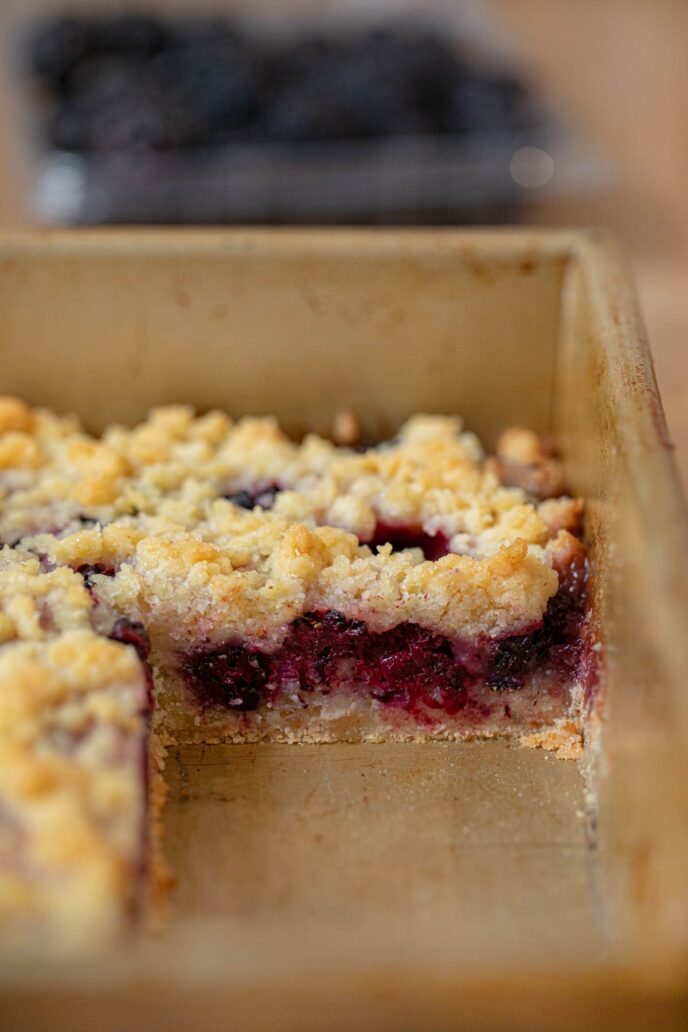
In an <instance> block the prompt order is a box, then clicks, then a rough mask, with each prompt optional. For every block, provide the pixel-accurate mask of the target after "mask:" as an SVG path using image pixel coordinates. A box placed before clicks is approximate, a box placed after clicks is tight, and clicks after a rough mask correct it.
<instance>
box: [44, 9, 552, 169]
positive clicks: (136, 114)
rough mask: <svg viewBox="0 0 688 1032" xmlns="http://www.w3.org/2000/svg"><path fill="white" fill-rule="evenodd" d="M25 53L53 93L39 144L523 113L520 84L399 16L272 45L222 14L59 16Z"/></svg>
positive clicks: (515, 123) (406, 124)
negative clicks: (397, 20)
mask: <svg viewBox="0 0 688 1032" xmlns="http://www.w3.org/2000/svg"><path fill="white" fill-rule="evenodd" d="M28 58H29V66H30V70H31V72H32V74H33V76H34V77H35V78H36V79H37V80H38V81H39V82H40V83H41V85H42V87H43V91H44V93H45V95H46V96H47V97H48V98H49V101H50V105H49V110H50V114H49V118H48V127H47V136H48V142H49V143H50V145H51V146H53V147H56V148H59V149H63V150H70V151H119V150H125V151H130V150H132V149H134V150H147V151H157V150H170V149H172V150H174V149H181V148H193V147H202V146H213V145H219V144H227V143H232V142H234V141H255V142H266V141H269V142H272V141H274V142H278V141H281V142H297V141H299V142H300V141H313V140H331V139H361V138H374V137H381V136H394V135H409V134H410V135H415V134H465V133H481V132H485V131H493V130H500V129H507V130H513V129H514V128H520V127H523V126H524V125H526V124H527V123H528V122H529V121H530V120H531V118H532V105H531V101H530V99H529V96H528V94H527V91H525V90H524V88H523V86H522V84H521V83H520V82H519V81H517V80H515V79H514V78H513V77H512V76H509V75H503V74H497V73H490V72H487V71H486V70H484V69H477V68H475V67H473V66H472V65H471V63H470V62H469V61H468V60H467V59H466V58H465V56H463V55H462V54H461V53H460V52H459V51H458V50H457V48H456V47H455V46H454V45H452V43H451V42H449V41H448V40H446V39H444V38H443V37H442V36H441V35H440V33H439V32H436V31H430V30H427V31H426V30H422V29H421V28H411V27H409V26H403V25H394V24H392V25H388V26H387V27H384V28H379V29H366V30H349V31H346V32H343V33H339V34H337V35H329V36H328V35H324V34H320V35H316V34H309V35H302V36H300V37H298V38H296V39H291V40H289V41H287V42H281V43H279V44H276V43H275V42H274V41H272V40H269V39H267V38H264V37H257V36H256V35H255V34H254V35H251V34H249V33H247V32H245V31H239V30H238V29H237V28H236V27H235V26H234V25H232V24H229V23H228V22H225V21H222V20H209V19H200V18H197V19H193V20H187V21H185V22H177V23H173V22H167V21H161V20H160V19H158V18H156V17H152V16H147V15H143V14H127V15H118V16H109V17H100V18H97V17H88V16H85V17H58V18H55V19H52V20H50V21H48V22H44V23H43V24H41V25H40V26H38V27H37V29H36V31H35V33H34V35H33V37H32V40H31V43H30V46H29V53H28Z"/></svg>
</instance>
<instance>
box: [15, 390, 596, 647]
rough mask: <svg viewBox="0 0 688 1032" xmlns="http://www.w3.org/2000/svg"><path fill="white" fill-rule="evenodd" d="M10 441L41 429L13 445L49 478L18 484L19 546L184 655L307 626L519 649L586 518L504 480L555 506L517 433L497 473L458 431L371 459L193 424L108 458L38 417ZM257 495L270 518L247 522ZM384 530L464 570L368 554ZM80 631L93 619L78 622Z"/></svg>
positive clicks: (59, 423) (165, 428)
mask: <svg viewBox="0 0 688 1032" xmlns="http://www.w3.org/2000/svg"><path fill="white" fill-rule="evenodd" d="M5 404H6V405H9V401H7V400H6V402H5ZM18 404H20V403H18ZM1 414H2V409H1V408H0V415H1ZM8 422H9V424H10V425H11V426H15V425H21V426H22V427H24V428H25V429H22V430H14V429H13V430H9V431H8V433H7V435H6V437H10V436H11V435H12V434H16V433H23V434H25V435H28V439H29V440H30V441H34V442H35V444H36V446H37V448H38V449H39V452H40V455H41V464H40V465H37V466H34V465H29V464H27V465H25V466H24V467H22V470H21V476H20V477H19V479H16V478H15V479H12V477H9V479H7V480H6V482H5V491H6V498H5V516H4V518H3V522H4V532H5V534H6V537H7V538H11V537H12V535H15V536H16V535H17V534H19V535H21V536H22V547H24V548H31V549H32V550H33V551H34V552H35V553H37V554H40V555H43V556H45V557H47V559H48V561H49V562H50V563H52V564H56V565H57V566H58V567H60V566H64V565H68V566H70V567H73V568H74V569H79V568H83V567H90V568H94V573H93V576H92V577H91V580H92V582H93V584H94V586H95V591H96V597H97V599H98V601H99V606H100V608H99V609H98V612H97V615H96V622H97V621H98V620H101V621H102V619H103V618H104V613H106V612H107V613H115V614H116V613H120V614H125V615H127V616H129V617H130V618H132V619H141V620H142V621H143V622H144V624H145V625H146V626H147V628H148V629H149V630H150V632H151V634H152V635H153V637H154V639H156V640H157V641H158V643H159V644H163V643H164V644H166V645H169V646H172V645H176V644H178V643H180V642H181V643H187V642H189V641H190V640H194V639H198V638H200V639H202V640H214V639H216V638H221V637H227V638H229V637H239V638H247V639H250V640H252V641H254V642H256V643H260V645H261V647H263V648H274V647H276V646H277V645H278V644H279V642H280V641H281V639H282V638H283V636H284V634H285V633H286V629H287V625H288V624H289V622H290V621H291V620H293V619H294V618H296V617H297V616H299V615H301V614H302V613H304V612H307V611H309V610H312V609H323V608H336V609H338V610H340V611H342V612H344V613H346V614H347V615H350V616H352V617H356V618H361V619H365V620H366V621H368V622H369V623H370V624H371V625H372V626H375V627H379V628H388V627H390V626H394V625H395V624H397V623H399V622H402V621H407V620H408V621H413V622H416V623H419V624H421V625H422V626H425V627H428V628H431V629H434V630H437V631H438V632H441V633H443V634H446V635H449V636H453V637H473V636H476V635H481V634H488V635H499V634H504V633H516V632H517V631H518V630H520V629H521V628H523V627H526V626H530V625H532V624H533V623H536V622H537V621H538V620H539V619H540V618H541V617H542V614H543V612H544V609H545V607H546V605H547V602H548V600H549V598H550V597H551V596H552V595H553V594H554V592H555V591H556V588H557V582H558V578H557V574H556V572H555V570H554V569H553V561H552V558H553V555H554V554H555V553H556V550H557V548H559V547H560V546H561V540H560V537H558V536H557V535H561V533H562V532H566V531H568V530H571V529H575V527H576V525H577V523H578V521H579V519H580V503H578V502H577V501H575V500H572V499H569V498H566V497H563V498H557V499H546V500H544V501H539V500H538V499H537V498H536V497H535V493H537V492H533V493H529V492H528V491H527V490H525V489H524V487H523V486H513V485H512V486H506V485H505V483H503V482H502V479H500V476H499V470H500V468H501V466H500V463H501V465H502V466H503V465H504V464H505V463H510V464H511V465H510V466H509V471H510V474H513V473H514V470H516V469H517V470H518V471H520V472H521V474H523V470H524V469H525V470H527V471H529V476H530V480H531V481H532V482H533V483H534V484H535V486H536V487H537V489H538V491H540V489H541V488H542V485H543V482H544V479H545V478H546V476H550V475H551V476H550V479H551V478H552V476H553V473H552V471H553V470H554V469H555V467H556V461H555V460H554V459H553V458H551V457H549V456H545V455H544V453H543V452H542V450H541V449H539V446H538V443H537V442H538V441H539V438H537V437H535V436H534V435H529V432H527V431H520V430H519V431H513V432H512V433H511V435H510V436H509V435H506V436H505V438H503V439H502V445H501V447H502V453H500V454H501V457H499V458H498V459H497V460H485V458H484V456H483V453H482V449H481V447H480V444H479V442H478V441H477V440H476V438H475V437H474V436H473V435H472V434H469V433H466V432H465V431H464V430H463V428H462V424H461V421H460V420H459V419H457V418H453V417H452V418H450V417H444V416H415V417H413V418H412V419H410V420H408V422H407V423H406V424H405V425H404V426H403V427H402V428H401V429H400V431H399V433H398V434H397V436H396V438H395V439H394V440H393V441H390V442H387V443H385V444H383V445H380V446H378V447H373V448H369V449H367V450H366V451H363V452H356V451H353V450H351V449H350V448H346V447H339V446H336V445H334V444H333V443H331V442H330V441H327V440H325V439H323V438H321V437H318V436H316V435H314V434H311V435H309V436H307V437H306V438H305V439H304V440H303V441H302V442H301V443H295V442H293V441H291V440H290V439H289V438H288V437H287V436H286V435H285V434H283V433H282V431H281V430H280V429H279V427H278V426H277V424H276V422H275V421H274V420H273V419H269V418H263V419H255V418H246V419H242V420H240V421H239V422H237V423H233V422H232V421H231V420H230V419H229V418H228V417H227V416H225V415H223V414H222V413H219V412H211V413H209V414H207V415H205V416H200V417H196V416H195V415H194V413H193V410H192V409H190V408H189V407H186V406H171V407H168V408H162V409H155V410H153V411H152V412H151V414H150V416H149V417H148V419H147V420H146V421H145V422H144V423H142V424H141V425H139V426H137V427H135V428H134V429H131V430H129V429H125V428H123V427H112V428H111V429H109V430H108V431H107V432H106V433H105V434H104V435H103V437H102V438H101V439H99V440H96V439H94V438H91V437H88V436H87V435H86V434H85V433H84V432H83V431H82V430H81V429H80V428H79V427H78V425H77V424H75V423H74V422H73V421H71V420H66V421H65V420H59V419H57V418H56V417H54V416H51V415H50V414H49V413H45V412H42V411H40V410H39V411H37V412H35V413H28V414H27V413H26V412H24V410H23V409H21V408H20V409H19V410H17V412H16V413H15V415H14V416H12V415H11V410H10V417H8ZM2 440H3V437H2V436H0V444H1V443H2ZM556 468H558V467H556ZM543 470H544V472H543ZM1 479H2V478H1V477H0V480H1ZM503 479H504V478H503ZM507 479H508V478H507ZM512 479H513V477H512ZM521 479H522V480H523V479H524V476H523V475H521ZM261 490H271V493H270V499H269V503H270V505H271V507H270V509H268V510H266V509H263V508H261V507H260V504H256V505H255V507H254V508H253V509H251V508H250V506H251V504H252V500H253V499H254V498H259V497H260V491H261ZM540 493H542V492H541V491H540ZM232 499H234V500H238V504H235V501H233V500H232ZM247 499H248V501H247ZM242 506H248V509H247V508H242ZM41 523H42V524H43V526H41V525H40V524H41ZM381 527H387V528H394V527H401V528H405V529H407V530H410V531H412V532H415V533H417V534H419V535H425V536H426V538H437V537H438V535H441V538H442V540H444V541H446V542H447V543H448V549H449V551H450V554H449V555H446V556H445V557H444V558H442V559H440V560H439V561H434V562H430V561H425V559H424V556H423V554H422V552H421V551H420V550H419V549H414V548H410V549H403V550H401V551H396V552H393V551H392V549H391V548H390V547H380V548H374V547H372V546H371V547H368V546H367V545H366V542H372V541H373V540H382V541H384V532H381V531H380V533H383V536H382V538H379V536H378V537H376V535H378V532H379V528H381ZM37 531H38V533H37ZM40 531H43V533H40ZM99 571H100V572H99ZM103 571H107V573H110V574H113V576H107V575H105V573H104V572H103ZM56 572H59V569H58V571H56ZM66 587H67V585H66V582H65V585H64V588H65V590H66ZM42 590H47V588H45V589H42ZM75 590H76V589H75ZM23 605H25V606H27V607H28V603H23ZM32 605H33V610H34V611H33V615H32V617H31V620H30V619H29V616H28V615H26V616H25V617H24V619H23V623H22V630H21V631H15V632H12V630H11V628H10V626H9V624H8V626H7V629H6V630H4V631H3V628H2V627H0V633H5V634H7V635H10V636H11V634H12V633H15V634H17V635H18V636H24V637H28V636H34V637H36V636H39V634H40V631H41V628H42V627H43V624H42V622H41V620H42V619H43V621H44V620H45V617H41V614H40V612H38V610H39V609H40V604H39V603H38V602H35V601H34V602H33V603H32ZM86 609H87V604H86V601H85V600H84V611H85V610H86ZM10 616H11V614H10ZM69 619H70V620H72V621H74V620H76V621H77V622H78V621H80V620H81V621H83V620H84V619H85V617H84V615H83V614H82V615H81V616H78V615H77V613H76V609H73V610H72V611H71V615H70V617H69ZM29 625H30V626H31V628H32V632H31V635H30V634H29Z"/></svg>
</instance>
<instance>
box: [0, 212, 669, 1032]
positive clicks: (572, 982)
mask: <svg viewBox="0 0 688 1032" xmlns="http://www.w3.org/2000/svg"><path fill="white" fill-rule="evenodd" d="M0 352H1V353H0V370H1V383H0V389H1V390H2V391H3V392H13V393H17V394H20V395H22V396H24V397H26V398H27V399H28V400H29V401H31V402H33V403H39V404H41V403H42V404H48V405H51V406H54V407H56V408H57V409H60V410H64V409H73V410H76V411H78V412H79V413H80V414H81V415H82V416H83V418H84V420H85V421H86V423H87V424H88V425H89V426H90V427H91V428H93V429H98V428H99V427H102V426H103V425H104V424H106V423H108V422H110V421H112V420H120V421H125V422H131V421H133V420H136V419H138V418H140V417H142V416H143V414H144V412H145V411H146V409H147V408H148V407H149V406H150V405H153V404H160V403H165V402H179V401H191V402H193V403H195V404H196V405H197V406H198V407H199V408H201V409H203V408H207V407H209V406H214V405H221V406H223V407H226V408H227V409H228V410H230V411H231V412H232V413H234V414H236V415H240V414H242V413H245V412H253V413H266V412H272V413H275V414H276V415H277V416H278V417H279V418H280V419H281V420H282V421H283V422H284V423H285V425H287V426H289V427H291V428H293V429H295V430H299V429H303V428H304V427H312V428H315V429H319V430H325V429H327V427H328V426H329V424H330V421H331V417H332V414H333V412H334V411H335V410H336V409H337V408H341V407H343V406H349V407H351V408H353V409H354V410H355V411H356V412H358V413H359V414H360V416H361V419H362V421H363V424H364V427H365V430H366V432H367V433H368V434H369V435H371V436H381V435H384V434H388V433H390V432H393V430H394V428H395V426H396V425H398V423H399V422H400V421H401V420H402V419H404V418H405V417H406V416H408V415H409V414H410V413H412V412H414V411H419V410H424V411H437V412H459V413H461V414H463V415H464V417H465V419H466V421H467V423H468V424H469V426H470V427H471V428H472V429H475V430H476V431H477V432H478V433H479V434H480V435H481V436H482V437H483V438H484V439H485V441H486V443H488V444H490V443H491V442H493V441H494V439H495V436H496V435H497V434H498V433H499V432H500V430H502V429H503V428H505V427H506V426H508V425H510V424H513V423H520V424H526V425H530V426H532V427H534V428H535V429H537V430H540V431H547V432H554V433H556V434H557V435H558V437H559V439H560V442H561V445H562V449H563V454H564V460H565V463H566V468H567V473H568V479H569V484H570V486H571V488H572V489H573V490H574V491H576V492H580V493H582V494H583V495H585V497H586V498H587V499H588V527H587V532H588V536H589V542H590V548H591V555H592V560H593V569H594V578H593V596H594V608H595V618H596V620H597V622H598V627H599V636H600V639H601V642H602V652H601V659H602V662H601V666H600V685H599V691H598V695H597V702H596V706H595V709H594V712H593V713H592V715H591V721H590V730H589V734H588V742H587V746H586V757H585V759H584V761H583V763H582V764H581V765H576V764H574V763H571V762H565V761H558V760H556V759H553V758H552V757H551V756H549V755H547V754H545V753H542V752H538V751H533V750H524V749H519V748H509V747H507V746H505V745H504V744H503V743H494V742H486V743H472V744H466V743H463V744H441V743H434V744H431V743H428V744H425V745H423V744H420V745H357V746H352V745H341V746H336V745H335V746H301V747H296V746H275V745H273V746H268V745H262V746H260V745H259V746H229V747H222V746H214V747H202V748H199V747H193V748H186V749H183V750H180V751H179V753H178V754H176V755H174V756H173V757H172V758H171V760H170V764H169V769H168V778H169V782H170V785H171V789H172V791H171V801H170V804H169V808H168V810H167V813H166V826H167V853H168V856H169V858H170V861H171V863H172V865H173V867H174V868H175V871H176V873H177V875H178V879H179V885H178V889H177V891H176V893H175V894H174V895H173V897H172V900H171V903H170V915H169V919H168V922H167V924H166V925H164V926H163V928H162V929H161V930H159V931H158V932H157V933H156V934H155V935H153V934H145V935H141V936H140V937H139V938H138V939H137V940H136V941H132V942H130V943H128V944H127V946H126V948H124V949H119V950H114V951H110V952H107V953H103V954H102V955H95V956H93V957H91V958H89V959H88V960H83V959H82V960H81V961H79V962H71V963H69V962H63V963H62V964H60V965H58V964H54V963H48V962H47V961H43V962H42V963H41V964H40V965H38V964H36V963H35V962H32V960H31V958H26V957H16V956H15V957H13V956H11V955H10V956H8V957H6V958H3V961H2V964H0V1019H2V1020H1V1021H0V1024H2V1027H3V1028H7V1029H12V1030H15V1029H39V1028H45V1027H47V1026H48V1025H49V1027H50V1028H51V1029H53V1030H55V1032H58V1030H63V1029H64V1030H69V1032H75V1030H79V1029H82V1028H83V1029H89V1030H91V1029H93V1028H94V1027H97V1028H98V1029H99V1030H110V1029H112V1030H113V1032H114V1030H118V1032H119V1030H121V1029H123V1028H126V1029H137V1030H138V1029H142V1030H143V1029H151V1030H153V1029H156V1030H157V1029H161V1028H165V1029H166V1030H174V1029H185V1028H190V1027H194V1028H203V1029H204V1030H215V1029H223V1028H230V1027H231V1028H233V1029H247V1030H248V1029H250V1030H253V1029H255V1030H258V1029H260V1030H264V1029H266V1028H270V1029H285V1030H292V1029H293V1030H295V1032H296V1030H299V1032H303V1030H311V1029H313V1030H316V1029H328V1030H338V1029H342V1030H344V1029H346V1030H347V1032H351V1030H354V1029H366V1030H370V1029H390V1030H391V1029H396V1030H398V1029H409V1030H410V1029H413V1030H424V1029H442V1030H447V1029H452V1028H470V1029H482V1028H504V1027H509V1028H513V1029H521V1028H522V1029H526V1028H528V1029H536V1028H542V1029H550V1028H552V1027H554V1026H555V1025H556V1027H558V1028H562V1029H569V1028H570V1029H580V1028H582V1027H585V1028H600V1029H602V1028H604V1029H610V1028H619V1029H621V1028H624V1029H627V1028H631V1027H632V1028H634V1029H636V1028H638V1029H639V1028H648V1029H649V1028H653V1029H656V1028H658V1027H661V1028H677V1029H678V1028H684V1027H685V1024H686V1014H687V1013H688V1011H687V1010H686V1007H687V992H686V988H687V985H688V982H687V981H686V979H687V977H688V870H687V864H686V857H687V856H688V693H686V691H685V687H684V685H685V679H686V671H687V670H688V644H687V637H688V636H686V633H685V627H686V620H687V618H688V599H687V588H686V585H687V584H688V568H687V566H688V558H687V557H688V549H687V548H686V545H687V543H688V542H687V540H686V520H685V513H684V509H683V503H682V501H681V498H680V493H679V490H678V487H677V482H676V477H675V472H674V467H673V462H672V457H671V447H670V442H669V440H668V437H667V431H666V426H665V424H664V418H663V415H662V410H661V405H660V401H659V398H658V395H657V389H656V386H655V382H654V377H653V372H652V366H651V361H650V357H649V353H648V349H647V345H646V342H645V338H644V333H643V330H642V327H641V323H640V321H639V317H638V313H637V307H636V302H635V299H634V294H633V291H632V289H631V287H630V286H629V285H628V279H627V275H626V272H625V270H624V266H623V262H622V261H621V260H620V259H619V257H618V254H617V252H616V248H615V246H614V245H613V244H612V243H610V242H609V241H608V240H607V239H606V238H605V237H604V236H601V235H599V234H596V233H583V232H573V231H571V232H569V231H557V232H548V231H544V232H543V231H516V230H514V231H454V230H451V231H442V230H437V231H430V230H419V231H399V230H398V231H394V230H387V231H367V230H338V231H334V230H327V231H324V230H323V231H306V230H229V231H228V230H181V231H180V230H139V231H134V230H101V231H81V232H78V231H72V232H70V231H63V232H59V231H58V232H48V233H45V232H44V233H25V234H9V235H3V236H2V237H1V238H0Z"/></svg>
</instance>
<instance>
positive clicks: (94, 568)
mask: <svg viewBox="0 0 688 1032" xmlns="http://www.w3.org/2000/svg"><path fill="white" fill-rule="evenodd" d="M76 572H77V573H80V574H81V576H82V577H83V578H84V584H85V585H86V587H87V588H88V590H89V591H90V590H91V588H93V587H94V582H93V577H94V574H97V573H99V574H101V575H102V576H104V577H114V576H115V572H116V571H115V568H114V566H106V565H105V564H104V563H84V565H83V566H77V568H76Z"/></svg>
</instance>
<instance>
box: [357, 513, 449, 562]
mask: <svg viewBox="0 0 688 1032" xmlns="http://www.w3.org/2000/svg"><path fill="white" fill-rule="evenodd" d="M366 544H367V545H369V546H370V548H372V549H375V548H377V546H378V545H387V544H389V545H391V546H392V551H393V552H400V551H401V550H402V549H403V548H420V549H421V551H422V553H423V555H424V556H425V558H426V559H428V560H430V561H431V562H434V561H435V560H437V559H441V558H442V556H443V555H449V552H450V551H451V550H450V548H449V539H448V538H447V536H446V535H445V534H443V533H442V532H441V531H439V532H438V533H437V534H426V532H425V531H424V530H423V529H422V528H421V527H407V526H394V525H393V524H391V523H383V522H381V521H378V523H377V524H376V527H375V531H374V533H373V536H372V538H371V539H370V541H367V542H366Z"/></svg>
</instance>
